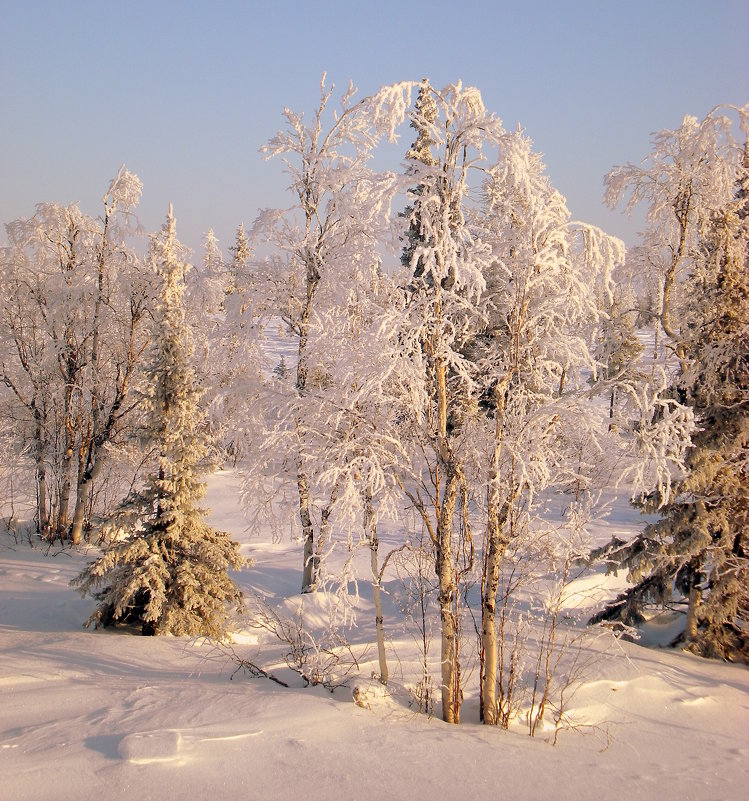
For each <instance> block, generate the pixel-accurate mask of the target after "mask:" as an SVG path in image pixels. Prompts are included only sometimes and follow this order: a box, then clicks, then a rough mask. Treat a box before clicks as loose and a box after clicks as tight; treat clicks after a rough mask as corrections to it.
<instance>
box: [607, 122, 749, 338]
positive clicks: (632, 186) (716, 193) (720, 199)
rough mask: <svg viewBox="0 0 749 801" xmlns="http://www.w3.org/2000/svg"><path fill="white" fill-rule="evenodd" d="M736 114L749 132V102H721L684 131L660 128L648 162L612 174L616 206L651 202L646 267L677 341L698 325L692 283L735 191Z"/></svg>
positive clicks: (610, 199) (610, 190)
mask: <svg viewBox="0 0 749 801" xmlns="http://www.w3.org/2000/svg"><path fill="white" fill-rule="evenodd" d="M732 117H738V121H739V127H740V130H741V131H742V133H743V134H744V136H745V135H746V133H747V130H749V106H742V107H735V106H718V107H716V108H714V109H713V110H712V111H711V112H710V113H709V114H707V115H706V116H705V117H704V118H703V119H702V120H698V119H697V118H696V117H692V116H686V117H684V119H683V121H682V124H681V126H680V127H679V128H677V129H676V130H664V131H660V132H658V133H656V134H655V135H654V137H653V150H652V152H651V154H650V155H649V157H648V158H647V159H646V160H645V161H644V163H643V166H636V165H633V164H626V165H624V166H619V167H614V169H612V170H611V171H610V172H609V174H608V175H607V176H606V179H605V184H606V202H607V203H608V205H610V206H611V207H612V208H613V207H615V206H617V205H618V204H619V203H622V202H623V203H624V205H625V208H626V209H627V210H629V211H631V210H632V209H633V208H634V207H635V206H637V205H638V204H640V203H645V204H646V205H647V228H646V230H645V232H644V237H643V245H642V250H643V256H644V258H643V259H642V260H641V264H642V265H643V267H644V268H645V270H646V274H647V275H654V276H655V277H656V282H657V285H658V294H659V297H658V309H657V313H658V314H659V315H660V318H661V324H662V327H663V330H664V332H665V333H666V335H667V336H668V337H670V338H671V339H672V340H679V339H680V338H681V335H682V334H681V332H682V331H683V332H686V331H687V330H688V328H689V326H690V325H691V323H692V321H691V320H690V314H691V309H690V303H689V295H690V293H691V291H692V290H691V289H690V287H689V284H690V283H692V282H693V280H694V277H695V276H696V275H699V273H700V271H701V270H702V255H701V242H702V239H703V238H704V237H705V236H706V234H707V232H708V230H709V228H710V225H711V223H712V219H713V216H714V215H715V214H717V213H720V210H721V209H722V208H724V207H725V206H726V204H727V203H728V202H729V201H730V200H731V198H732V196H733V193H734V191H735V187H736V180H737V170H738V167H739V164H740V162H741V154H742V147H741V144H740V143H739V142H737V141H736V140H735V139H734V137H733V133H732Z"/></svg>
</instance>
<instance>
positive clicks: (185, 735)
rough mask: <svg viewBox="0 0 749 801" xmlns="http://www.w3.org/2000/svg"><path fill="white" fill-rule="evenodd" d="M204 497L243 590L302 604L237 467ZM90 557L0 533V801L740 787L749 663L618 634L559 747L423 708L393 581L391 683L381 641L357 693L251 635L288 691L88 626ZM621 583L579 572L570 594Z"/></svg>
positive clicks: (526, 794) (290, 566) (669, 791)
mask: <svg viewBox="0 0 749 801" xmlns="http://www.w3.org/2000/svg"><path fill="white" fill-rule="evenodd" d="M208 505H211V506H213V509H214V511H213V514H212V517H211V519H210V522H211V524H212V525H216V526H220V527H221V528H222V529H224V530H228V531H230V532H232V534H233V535H234V536H235V537H236V538H237V539H238V540H240V541H241V542H243V552H244V553H247V554H251V555H252V556H253V557H254V558H255V560H256V567H255V568H253V569H251V570H246V571H242V572H240V573H237V574H235V578H236V579H237V581H238V582H239V584H240V586H241V587H242V588H243V589H244V590H245V591H247V592H252V591H259V592H263V593H264V594H266V595H267V596H268V597H269V598H271V599H275V600H277V601H279V603H280V602H282V601H284V602H285V603H286V604H288V605H291V606H293V605H294V604H297V603H299V602H300V597H299V596H294V593H295V592H297V591H298V583H299V575H298V572H299V571H298V561H299V560H298V548H297V547H296V544H295V543H288V542H282V543H273V542H272V541H271V537H270V535H268V537H267V539H264V538H259V539H255V540H253V541H252V542H250V541H248V540H247V538H246V536H245V535H243V531H244V527H245V523H244V519H243V517H242V514H241V512H240V511H239V507H238V501H237V492H236V479H235V476H234V475H233V474H232V473H230V472H229V473H223V474H218V475H217V476H214V477H213V478H212V479H211V482H210V490H209V496H208ZM617 521H618V522H617V525H618V526H619V525H622V524H623V521H620V520H618V519H617ZM600 533H601V534H602V535H604V534H607V533H608V532H603V531H602V532H600ZM602 538H603V536H602ZM92 557H93V553H88V554H87V553H85V552H74V551H70V550H66V551H62V552H61V551H59V549H57V550H54V549H53V550H50V551H49V552H48V551H47V549H46V547H39V546H37V547H35V548H33V549H32V548H29V546H28V544H25V545H23V544H16V543H15V542H14V540H13V538H12V537H9V536H8V535H7V534H5V533H2V534H0V776H1V777H2V782H1V784H0V797H1V798H2V799H3V801H4V800H5V799H9V801H10V800H11V799H12V801H43V800H46V799H60V800H61V801H66V800H67V799H70V801H89V799H90V800H91V801H94V799H95V800H96V801H101V798H103V797H106V798H108V799H134V798H138V799H159V801H169V799H185V798H212V799H215V800H216V801H220V800H221V799H227V800H228V799H231V801H234V799H236V798H252V799H258V800H260V799H269V800H270V799H273V801H277V799H279V798H296V797H305V798H309V799H329V798H341V799H354V798H355V799H359V800H360V801H361V799H382V798H393V799H401V798H411V797H414V795H418V796H419V797H423V798H430V799H455V798H464V799H471V800H472V801H473V800H474V799H475V800H476V801H481V800H482V799H492V801H496V799H498V798H513V797H514V798H523V799H548V798H554V799H556V800H557V801H566V799H570V801H571V800H572V799H575V800H576V801H585V799H595V800H596V801H600V800H601V799H606V798H614V797H622V796H623V795H626V797H627V798H628V799H634V800H636V799H652V798H654V797H658V798H678V799H680V801H688V799H707V798H710V799H732V800H733V801H739V799H743V798H745V797H746V788H747V786H749V671H747V670H746V669H745V668H743V667H740V666H735V665H728V664H722V663H719V662H709V661H705V660H702V659H700V658H698V657H695V656H692V655H689V654H684V653H681V652H678V651H672V650H666V649H662V650H661V649H648V648H644V647H642V646H641V645H637V644H633V643H622V644H620V646H619V647H618V650H615V651H613V652H612V651H611V650H610V649H609V651H608V653H606V654H603V655H602V656H601V658H600V659H599V660H597V661H595V662H594V663H593V666H592V668H591V670H590V671H589V675H588V676H587V678H586V680H585V682H584V683H583V685H582V686H581V687H580V688H579V690H578V691H577V693H576V694H575V696H574V699H573V701H572V702H571V707H570V715H571V718H572V720H574V721H575V724H576V725H578V726H590V727H592V728H590V729H586V731H588V732H589V736H583V735H582V734H579V735H578V734H575V733H572V732H567V733H563V734H562V736H561V737H560V740H559V744H558V746H557V747H556V748H552V747H551V746H550V745H548V743H547V742H545V740H544V738H543V737H541V738H539V737H537V738H536V739H533V740H532V739H530V738H529V737H527V736H526V735H525V734H523V731H522V727H521V726H517V727H515V728H513V730H512V731H510V732H505V731H502V730H500V729H496V728H488V727H483V726H480V725H479V724H478V720H477V718H478V701H477V699H476V698H475V697H473V696H471V695H467V697H466V700H465V704H464V710H463V719H464V724H463V725H462V726H460V727H453V726H447V725H445V724H443V723H442V721H440V720H439V719H437V718H436V717H432V718H429V717H427V716H425V715H421V714H418V713H416V712H415V711H413V709H412V708H411V707H409V700H410V696H409V693H408V686H409V684H410V683H412V682H413V679H414V676H418V663H419V654H418V651H417V650H416V648H415V646H414V643H413V639H412V638H411V636H410V634H408V633H407V632H405V631H404V630H403V627H402V626H401V625H400V623H399V622H398V614H397V610H396V608H395V606H394V604H393V602H392V593H390V594H388V595H387V602H386V606H385V610H384V611H385V621H386V626H387V627H388V634H389V636H390V642H391V651H390V654H391V656H392V657H393V659H392V660H391V661H392V663H393V674H394V675H393V679H392V681H391V683H390V685H389V687H388V689H387V690H385V688H383V687H382V686H381V685H379V683H378V682H377V681H376V680H375V679H372V678H370V677H371V674H372V672H373V670H375V668H376V653H373V652H372V649H371V648H370V649H369V652H366V653H364V656H363V657H362V658H361V659H360V671H359V673H358V674H357V675H355V676H354V677H353V678H352V681H351V682H350V686H348V687H341V688H339V689H338V690H336V691H335V692H334V693H330V692H328V691H327V690H325V689H323V688H321V687H308V688H304V687H302V683H301V681H299V680H296V681H295V679H296V677H295V676H294V675H293V674H292V673H291V672H290V671H288V670H287V669H286V668H285V667H284V666H283V662H282V659H281V651H280V650H279V648H278V645H277V644H274V642H273V638H272V636H270V635H268V634H267V633H262V632H261V633H259V632H257V631H255V630H252V629H249V628H240V630H239V631H238V632H237V633H236V634H235V638H234V643H233V646H232V647H233V648H234V650H235V652H236V653H237V654H239V655H241V656H242V657H244V658H248V659H257V660H258V661H259V662H261V663H262V664H263V666H264V667H270V668H271V669H272V670H273V672H274V673H275V674H277V675H278V676H279V677H280V678H282V679H284V680H287V681H288V683H289V684H291V686H290V687H289V688H288V689H284V688H283V687H280V686H278V685H276V684H274V683H272V682H270V681H266V680H262V679H254V680H253V679H250V678H249V677H248V676H246V675H244V674H242V673H241V672H240V673H237V674H236V675H234V676H233V678H231V676H232V673H233V670H234V666H233V665H232V664H230V663H228V662H227V660H226V659H225V658H223V657H221V656H220V655H218V654H217V652H216V651H215V649H214V648H213V647H212V646H210V645H209V644H207V643H205V642H202V641H193V640H190V639H187V638H178V637H140V636H132V635H131V633H129V632H127V631H122V630H118V631H111V630H100V631H96V632H94V631H86V630H84V629H82V628H81V623H82V622H83V621H84V620H85V619H86V618H87V617H88V615H89V614H90V612H91V610H92V608H93V601H91V600H90V599H87V600H83V599H81V598H80V597H79V596H78V595H77V594H76V593H75V592H74V591H73V590H71V589H70V588H69V587H68V581H69V580H70V579H71V578H72V577H73V576H75V575H76V574H77V573H78V572H79V571H80V569H81V566H82V565H83V564H84V563H85V562H86V561H87V560H89V559H91V558H92ZM609 580H615V577H613V576H612V577H606V576H602V575H599V576H597V577H596V578H595V582H596V583H590V582H589V580H588V579H581V580H580V581H579V582H578V583H577V584H575V585H572V587H571V590H570V591H571V595H570V601H569V603H570V604H571V605H573V606H574V605H575V604H577V603H582V600H580V599H583V598H585V596H586V594H587V593H591V592H592V593H596V592H598V590H599V589H605V586H601V585H605V584H606V582H607V581H609ZM619 580H620V579H619ZM586 582H588V583H586ZM386 585H387V586H390V587H391V588H392V582H391V583H390V584H388V583H387V582H386ZM609 589H611V588H610V587H609ZM573 596H574V598H573ZM313 606H314V609H310V615H309V618H308V619H306V622H307V623H308V624H309V625H315V621H318V624H319V622H320V621H322V620H323V618H324V614H323V613H324V604H322V602H321V601H320V599H316V603H315V604H314V605H313ZM371 613H372V605H371V599H370V598H369V597H368V595H367V593H366V592H364V588H363V587H362V594H361V598H360V601H359V614H358V617H357V628H355V629H353V630H352V631H351V637H352V638H353V639H354V641H355V644H356V645H361V646H362V648H361V650H360V651H358V653H359V654H361V653H362V651H364V648H363V646H364V645H365V644H366V643H369V642H373V641H374V631H373V626H374V622H373V620H370V618H373V614H371ZM661 625H667V622H666V623H663V624H661ZM589 647H590V648H593V649H595V648H596V647H597V645H596V643H592V644H591V645H590V646H589ZM395 654H397V657H398V658H397V660H396V659H395V658H394V656H395ZM396 665H397V667H395V666H396ZM469 689H471V686H470V685H469ZM606 746H608V747H607V748H606ZM602 749H603V750H602Z"/></svg>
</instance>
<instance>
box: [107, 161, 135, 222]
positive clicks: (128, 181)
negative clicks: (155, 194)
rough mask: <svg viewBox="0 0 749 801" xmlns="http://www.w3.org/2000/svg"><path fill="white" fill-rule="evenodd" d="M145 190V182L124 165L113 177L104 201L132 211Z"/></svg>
mask: <svg viewBox="0 0 749 801" xmlns="http://www.w3.org/2000/svg"><path fill="white" fill-rule="evenodd" d="M142 191H143V182H142V181H141V180H140V178H138V176H137V175H135V174H133V173H132V172H129V171H128V170H126V169H125V166H124V165H123V166H122V167H120V169H119V171H118V173H117V175H116V176H115V177H114V178H113V179H112V182H111V183H110V185H109V190H108V191H107V194H106V195H105V196H104V203H105V204H106V205H112V206H116V207H117V208H119V209H120V210H121V211H124V212H130V211H132V210H133V209H134V208H135V207H136V206H137V205H138V201H139V200H140V196H141V193H142Z"/></svg>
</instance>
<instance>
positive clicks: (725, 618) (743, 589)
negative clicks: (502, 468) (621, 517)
mask: <svg viewBox="0 0 749 801" xmlns="http://www.w3.org/2000/svg"><path fill="white" fill-rule="evenodd" d="M747 167H749V164H747V157H746V149H745V155H744V163H743V165H742V166H739V167H738V169H737V175H738V181H739V191H738V192H737V194H736V197H735V199H734V200H733V201H732V202H731V203H728V204H726V206H724V208H723V209H721V210H718V211H716V212H714V213H713V215H712V218H711V221H710V223H709V226H708V227H707V231H706V234H705V235H704V238H703V241H702V246H701V249H700V258H699V261H697V262H696V267H695V269H694V270H693V272H692V274H691V275H690V285H691V292H690V296H691V298H692V300H691V303H689V305H688V312H689V314H688V315H687V318H688V321H689V327H688V331H687V333H686V334H685V335H684V336H683V337H682V338H681V341H680V343H679V348H680V355H681V359H680V361H681V365H682V367H681V371H680V374H679V375H678V377H677V379H676V381H675V384H674V391H675V392H676V393H677V394H678V395H679V399H680V400H681V401H682V402H684V403H686V404H688V405H690V406H691V407H692V408H693V409H694V413H695V417H696V419H697V423H698V427H699V428H698V431H697V433H695V434H694V435H693V437H692V441H693V448H692V449H691V450H690V451H689V454H688V456H687V459H686V464H685V467H686V470H685V472H684V475H683V477H682V478H681V479H680V480H679V481H678V482H676V483H675V484H674V486H673V487H672V491H671V498H670V500H669V501H668V503H666V504H665V505H664V504H663V503H662V501H663V498H662V497H661V495H659V494H655V495H653V496H651V497H649V498H648V499H647V501H646V503H645V510H646V511H650V512H653V511H660V513H661V515H662V516H661V519H659V520H658V521H656V522H654V523H651V524H650V525H648V526H647V527H646V528H645V529H644V531H643V532H642V534H641V535H640V536H639V537H638V538H637V539H636V540H635V541H634V542H632V543H630V544H629V545H628V546H627V547H626V548H625V549H624V551H623V553H622V561H623V562H624V564H626V565H627V566H628V567H629V570H630V579H632V580H633V582H634V584H633V586H632V587H630V588H629V589H628V590H627V592H625V593H623V594H622V595H621V596H619V598H617V599H616V600H615V601H614V602H612V603H611V604H610V605H609V606H608V607H607V608H606V609H604V610H603V611H602V612H601V613H599V615H597V616H596V618H594V620H607V619H608V620H612V619H618V620H622V621H624V622H625V623H638V622H640V621H641V620H642V612H643V606H644V605H645V604H647V603H653V604H658V605H666V604H669V603H670V602H671V601H672V600H673V594H674V590H677V591H678V593H680V594H681V596H682V597H683V599H684V601H685V602H686V608H687V615H686V625H685V630H684V632H683V634H682V635H680V637H679V641H680V642H682V643H683V644H684V646H685V647H686V648H688V649H689V650H692V651H694V652H696V653H700V654H702V655H704V656H709V657H718V658H724V659H730V660H737V661H744V662H749V533H748V530H747V523H748V522H749V520H748V511H747V510H749V470H748V468H747V465H748V464H749V460H748V458H747V457H748V456H749V345H748V344H747V343H749V272H748V271H749V263H748V255H749V178H748V176H749V171H748V170H747Z"/></svg>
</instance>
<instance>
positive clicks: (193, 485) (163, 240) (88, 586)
mask: <svg viewBox="0 0 749 801" xmlns="http://www.w3.org/2000/svg"><path fill="white" fill-rule="evenodd" d="M150 262H151V264H152V266H153V269H154V271H155V273H156V276H157V278H158V302H157V304H156V308H155V313H154V322H153V330H152V332H151V343H152V344H151V350H150V354H149V361H148V366H147V368H146V376H145V381H144V392H143V395H142V398H141V402H142V404H143V408H144V410H145V412H146V420H145V425H144V430H143V431H142V432H141V436H142V437H143V439H144V442H145V443H146V444H147V446H148V447H152V448H155V449H156V451H157V460H156V463H155V466H154V467H155V470H154V472H153V473H152V474H151V475H149V476H148V477H147V479H146V481H145V486H144V487H143V489H141V490H140V491H138V492H134V493H132V494H131V495H129V496H128V497H127V498H126V499H125V501H124V502H123V504H122V505H121V507H120V508H119V509H118V510H117V512H116V518H117V521H118V525H119V527H120V528H121V529H124V530H125V532H126V533H127V535H128V536H127V539H125V540H123V541H122V542H115V543H114V544H112V545H110V547H109V548H108V549H107V550H106V552H105V553H104V554H103V556H101V557H100V558H99V559H97V560H96V561H94V562H92V563H91V564H89V565H88V566H87V567H86V568H85V569H84V570H83V571H82V573H81V574H80V575H79V576H78V577H77V578H76V579H75V580H74V581H73V584H74V586H76V587H78V589H79V590H80V592H81V594H86V593H94V594H95V597H96V598H97V600H98V601H99V606H98V608H97V610H96V611H95V612H94V614H93V615H92V616H91V618H90V619H89V621H88V622H89V623H93V624H94V625H96V626H100V625H101V626H109V625H112V624H114V623H132V624H137V625H139V626H141V630H142V633H143V634H164V633H170V634H176V635H180V634H191V635H198V634H204V635H207V636H211V637H214V638H221V637H222V636H223V635H224V633H225V626H226V620H227V617H228V610H227V605H228V604H230V603H233V604H235V605H237V604H239V603H240V602H241V593H240V592H239V590H238V589H237V587H236V586H235V584H234V582H233V581H232V580H231V579H230V578H229V575H228V569H229V568H239V567H241V566H242V564H243V560H242V558H241V557H240V556H239V552H238V546H237V544H236V543H234V542H232V541H231V539H230V538H229V535H228V534H226V533H224V532H220V531H216V530H215V529H213V528H211V527H210V526H208V525H207V524H206V522H205V520H204V511H203V510H202V509H201V508H200V507H199V505H198V504H199V501H200V499H201V498H202V497H203V495H204V493H205V486H204V483H203V482H202V481H201V480H200V473H201V470H202V469H204V466H205V460H206V458H207V456H208V442H207V432H206V428H205V420H204V415H203V413H202V412H201V411H200V408H199V405H198V402H199V399H200V396H201V394H202V391H201V389H200V388H199V387H198V385H197V382H196V378H195V371H194V369H193V367H192V365H191V358H192V355H193V346H192V342H191V335H190V328H189V327H188V326H187V325H186V324H185V309H184V293H185V283H184V278H185V269H186V265H185V262H184V261H183V256H182V253H181V246H180V243H179V242H178V240H177V238H176V228H175V220H174V217H173V215H172V209H171V207H170V209H169V215H168V217H167V220H166V223H165V224H164V226H163V228H162V230H161V234H160V235H158V236H154V237H153V238H152V241H151V252H150ZM99 587H103V588H102V589H98V588H99Z"/></svg>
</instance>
